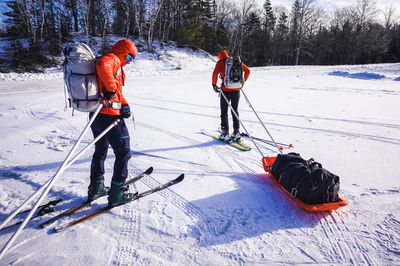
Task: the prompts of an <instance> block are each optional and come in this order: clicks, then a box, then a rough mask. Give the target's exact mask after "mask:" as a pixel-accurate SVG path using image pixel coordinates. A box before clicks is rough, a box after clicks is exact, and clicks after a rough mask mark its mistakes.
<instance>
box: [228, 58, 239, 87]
mask: <svg viewBox="0 0 400 266" xmlns="http://www.w3.org/2000/svg"><path fill="white" fill-rule="evenodd" d="M225 60H226V61H225V77H224V86H225V87H227V88H231V89H234V88H241V87H242V86H243V84H242V79H243V65H242V61H241V59H240V57H239V56H237V57H235V58H233V57H228V58H226V59H225Z"/></svg>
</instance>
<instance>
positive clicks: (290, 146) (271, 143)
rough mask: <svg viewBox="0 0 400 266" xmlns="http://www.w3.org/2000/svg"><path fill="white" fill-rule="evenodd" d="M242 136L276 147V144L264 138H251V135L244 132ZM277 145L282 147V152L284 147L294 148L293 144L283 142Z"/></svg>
mask: <svg viewBox="0 0 400 266" xmlns="http://www.w3.org/2000/svg"><path fill="white" fill-rule="evenodd" d="M240 135H242V137H248V138H252V139H255V140H258V141H261V142H263V143H265V144H268V145H271V146H274V147H275V144H274V142H273V141H271V140H266V139H262V138H257V137H253V136H249V135H247V133H244V132H243V133H240ZM276 144H277V145H280V147H279V149H281V150H282V149H283V148H284V147H285V148H292V147H293V145H292V144H286V143H281V142H276Z"/></svg>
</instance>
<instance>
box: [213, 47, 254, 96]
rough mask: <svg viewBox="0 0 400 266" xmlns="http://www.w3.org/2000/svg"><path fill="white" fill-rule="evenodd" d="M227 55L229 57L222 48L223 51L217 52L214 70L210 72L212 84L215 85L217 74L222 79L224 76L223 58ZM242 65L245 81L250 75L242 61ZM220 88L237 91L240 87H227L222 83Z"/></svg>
mask: <svg viewBox="0 0 400 266" xmlns="http://www.w3.org/2000/svg"><path fill="white" fill-rule="evenodd" d="M228 57H229V55H228V53H227V52H226V51H225V50H223V51H221V52H219V53H218V59H219V61H218V62H217V64H216V65H215V68H214V71H213V74H212V80H211V82H212V85H217V81H218V74H219V75H220V76H221V79H222V80H224V77H225V59H226V58H228ZM242 66H243V72H244V80H245V81H246V80H247V79H248V78H249V76H250V69H249V68H248V67H247V66H246V65H245V64H243V63H242ZM221 89H222V91H238V90H240V88H236V89H228V88H226V87H225V86H224V85H222V87H221Z"/></svg>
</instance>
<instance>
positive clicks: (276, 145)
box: [242, 88, 283, 154]
mask: <svg viewBox="0 0 400 266" xmlns="http://www.w3.org/2000/svg"><path fill="white" fill-rule="evenodd" d="M242 92H243V95H244V97H245V98H246V101H247V103H248V104H249V106H250V108H251V109H252V110H253V112H254V114H255V115H256V117H257V118H258V120H259V121H260V123H261V125H262V126H263V127H264V129H265V131H266V132H267V133H268V135H269V137H270V138H271V140H272V141H273V142H274V144H275V147H276V148H277V149H278V151H279V152H280V153H281V154H283V153H282V151H281V149H280V148H279V146H278V144H276V142H275V140H274V138H273V137H272V136H271V134H270V133H269V131H268V129H267V128H266V127H265V125H264V123H263V122H262V121H261V119H260V117H259V116H258V114H257V112H256V110H254V108H253V106H252V105H251V103H250V101H249V99H248V98H247V96H246V93H244V90H243V88H242ZM246 133H247V135H249V136H250V134H249V133H248V132H247V131H246Z"/></svg>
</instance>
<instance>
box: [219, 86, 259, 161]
mask: <svg viewBox="0 0 400 266" xmlns="http://www.w3.org/2000/svg"><path fill="white" fill-rule="evenodd" d="M218 90H219V92H220V93H221V95H222V97H224V99H225V101H226V103H227V104H228V106H229V108H230V109H231V111H232V113H233V114H234V115H235V116H236V118H237V120H238V121H239V122H240V124H241V125H242V127H243V128H244V130H245V131H246V133H247V134H248V135H250V134H249V132H248V131H247V129H246V127H245V126H244V125H243V123H242V120H240V118H239V116H238V114H237V113H236V112H235V110H234V109H233V107H232V105H231V104H230V103H229V101H228V99H227V98H226V96H225V94H224V93H223V92H222V89H221V88H218ZM251 141H252V142H253V144H254V146H255V147H256V148H257V150H258V152H259V153H260V154H261V156H262V157H263V158H264V154H263V153H262V152H261V150H260V148H259V147H258V145H257V144H256V142H255V141H254V139H252V138H251Z"/></svg>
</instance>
